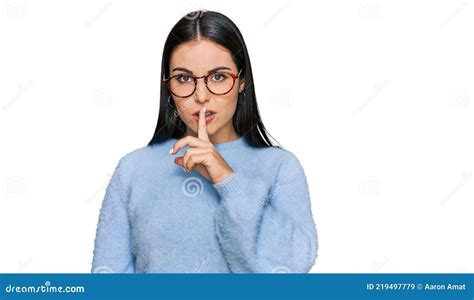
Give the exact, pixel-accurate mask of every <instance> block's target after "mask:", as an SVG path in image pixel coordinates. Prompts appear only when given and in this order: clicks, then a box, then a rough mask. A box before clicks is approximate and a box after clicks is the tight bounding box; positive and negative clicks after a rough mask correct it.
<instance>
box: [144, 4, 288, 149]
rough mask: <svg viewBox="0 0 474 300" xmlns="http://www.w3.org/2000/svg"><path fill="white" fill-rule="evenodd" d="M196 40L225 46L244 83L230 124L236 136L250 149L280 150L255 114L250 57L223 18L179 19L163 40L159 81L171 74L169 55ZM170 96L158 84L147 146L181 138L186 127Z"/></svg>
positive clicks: (209, 14)
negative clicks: (157, 100) (157, 104)
mask: <svg viewBox="0 0 474 300" xmlns="http://www.w3.org/2000/svg"><path fill="white" fill-rule="evenodd" d="M198 37H200V38H204V39H207V40H210V41H212V42H215V43H217V44H219V45H221V46H223V47H225V48H226V49H227V50H228V51H229V52H230V54H231V56H232V59H233V61H234V63H235V64H236V65H237V69H238V70H240V69H241V70H242V72H241V74H240V78H241V79H244V80H245V83H244V90H243V91H244V92H243V93H239V96H238V101H237V107H236V111H235V113H234V115H233V117H232V124H233V126H234V129H235V131H236V133H237V134H238V135H239V136H240V137H243V138H244V140H245V141H246V142H247V143H248V144H249V145H250V146H252V147H279V146H277V145H274V144H273V143H272V141H271V140H270V139H269V137H268V135H270V134H268V132H267V131H266V129H265V127H264V126H263V123H262V120H261V118H260V114H259V112H258V106H257V99H256V96H255V85H254V82H253V75H252V68H251V65H250V58H249V55H248V52H247V47H246V45H245V42H244V38H243V37H242V34H241V33H240V31H239V29H238V28H237V26H236V25H235V24H234V23H233V22H232V21H231V20H230V19H229V18H228V17H226V16H224V15H223V14H220V13H218V12H213V11H205V10H200V11H195V12H191V13H189V14H187V15H186V16H184V17H183V18H181V19H180V20H179V21H178V23H176V24H175V25H174V27H173V28H172V29H171V32H170V33H169V35H168V38H167V39H166V42H165V45H164V49H163V58H162V63H161V79H164V78H168V77H169V75H170V60H171V54H172V52H173V50H174V49H176V47H177V46H179V45H180V44H182V43H186V42H189V41H192V40H195V39H197V38H198ZM170 96H171V94H170V92H169V90H168V88H167V86H166V84H165V83H164V82H163V81H161V94H160V110H159V114H158V122H157V124H156V129H155V132H154V134H153V138H152V139H151V141H150V142H149V143H148V145H153V144H159V143H163V142H165V141H166V140H168V139H170V138H176V139H180V138H182V137H184V134H185V132H186V125H185V124H184V122H183V121H182V120H181V119H180V118H179V116H178V114H177V113H176V111H175V107H174V105H173V104H171V106H170V103H173V101H172V100H170V101H169V102H168V100H169V99H168V97H170Z"/></svg>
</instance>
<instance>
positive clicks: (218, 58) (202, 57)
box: [170, 39, 244, 141]
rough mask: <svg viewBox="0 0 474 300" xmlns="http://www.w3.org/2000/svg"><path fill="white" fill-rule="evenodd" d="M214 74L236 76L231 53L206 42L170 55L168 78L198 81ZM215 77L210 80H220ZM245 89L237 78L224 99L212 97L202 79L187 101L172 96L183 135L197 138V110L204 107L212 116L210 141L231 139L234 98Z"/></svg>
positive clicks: (190, 44) (191, 44)
mask: <svg viewBox="0 0 474 300" xmlns="http://www.w3.org/2000/svg"><path fill="white" fill-rule="evenodd" d="M213 71H221V72H229V73H233V74H237V73H238V72H239V70H237V66H236V65H235V63H234V61H233V60H232V56H231V54H230V52H229V51H228V50H227V49H226V48H224V47H222V46H220V45H218V44H216V43H214V42H212V41H209V40H204V39H201V40H196V41H191V42H187V43H183V44H181V45H180V46H178V47H177V48H176V49H175V50H174V51H173V53H172V54H171V60H170V77H171V76H174V75H181V74H183V75H193V76H196V77H200V76H203V75H208V74H210V73H213ZM221 78H222V77H219V76H218V75H217V76H214V77H212V78H209V81H211V80H221ZM180 80H181V81H192V79H190V77H181V79H180ZM243 88H244V82H243V80H239V79H238V78H237V79H236V80H235V84H234V86H233V87H232V89H231V90H230V92H228V93H227V94H225V95H215V94H213V93H211V92H210V91H209V90H208V89H207V88H206V85H205V83H204V78H202V79H198V81H197V86H196V90H195V92H194V93H193V94H191V95H190V96H188V97H186V98H180V97H176V96H174V95H172V97H173V100H174V103H175V106H176V108H177V110H178V113H179V116H180V118H181V120H182V121H183V122H184V123H185V124H186V127H187V129H186V131H187V132H186V133H187V134H188V135H193V136H197V132H198V120H199V119H198V117H199V114H198V113H199V110H200V109H201V108H202V107H203V106H205V107H206V111H208V112H214V114H213V115H212V116H210V117H208V118H206V127H207V132H208V135H209V137H210V138H211V141H213V140H215V141H217V140H222V141H225V140H226V139H227V138H232V137H234V136H235V135H236V134H235V130H234V128H233V125H232V117H233V115H234V112H235V109H236V106H237V96H238V93H239V92H240V91H242V90H243Z"/></svg>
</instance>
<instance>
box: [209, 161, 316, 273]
mask: <svg viewBox="0 0 474 300" xmlns="http://www.w3.org/2000/svg"><path fill="white" fill-rule="evenodd" d="M213 186H214V187H215V189H216V190H217V192H218V194H219V195H220V197H221V202H220V204H219V206H218V208H217V210H216V214H215V229H216V234H217V237H218V240H219V243H220V246H221V249H222V251H223V254H224V257H225V259H226V261H227V263H228V265H229V267H230V269H231V271H232V272H233V273H281V272H284V273H290V272H291V273H307V272H309V271H310V269H311V267H312V266H313V264H314V262H315V260H316V256H317V248H318V241H317V232H316V227H315V223H314V220H313V216H312V213H311V204H310V198H309V190H308V184H307V181H306V177H305V175H304V170H303V168H302V166H301V164H300V163H299V160H298V159H297V158H296V156H295V155H293V154H292V153H290V156H289V159H287V160H286V161H285V162H283V163H282V164H281V165H280V169H279V171H278V175H277V178H276V180H275V183H274V185H273V187H272V184H271V183H270V182H267V181H265V180H264V178H261V177H254V176H251V175H250V174H248V175H247V174H244V173H242V172H241V171H234V172H233V173H232V174H231V175H229V176H228V177H227V178H225V179H224V180H223V181H222V182H220V183H217V184H214V185H213Z"/></svg>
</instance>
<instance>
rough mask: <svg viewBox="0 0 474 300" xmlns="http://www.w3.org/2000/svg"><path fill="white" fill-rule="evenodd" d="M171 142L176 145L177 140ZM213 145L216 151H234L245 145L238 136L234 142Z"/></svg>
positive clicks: (242, 139)
mask: <svg viewBox="0 0 474 300" xmlns="http://www.w3.org/2000/svg"><path fill="white" fill-rule="evenodd" d="M171 140H173V143H176V141H177V140H178V139H176V138H172V139H171ZM213 145H214V147H215V148H216V149H217V150H227V149H234V148H239V147H242V146H244V145H245V141H244V138H243V137H241V136H239V137H238V138H237V139H235V140H231V141H228V142H224V143H218V144H213Z"/></svg>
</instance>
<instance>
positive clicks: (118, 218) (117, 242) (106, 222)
mask: <svg viewBox="0 0 474 300" xmlns="http://www.w3.org/2000/svg"><path fill="white" fill-rule="evenodd" d="M122 169H123V168H122V163H121V162H119V164H118V165H117V167H116V169H115V171H114V174H113V175H112V178H111V180H110V182H109V185H108V187H107V191H106V194H105V198H104V201H103V202H102V208H101V210H100V215H99V222H98V225H97V232H96V238H95V248H94V258H93V261H92V273H111V272H112V273H134V272H135V264H134V258H133V255H132V251H131V242H130V223H129V220H128V213H127V202H126V201H127V195H126V191H125V188H124V185H123V183H122V174H121V173H122V172H123V170H122Z"/></svg>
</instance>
